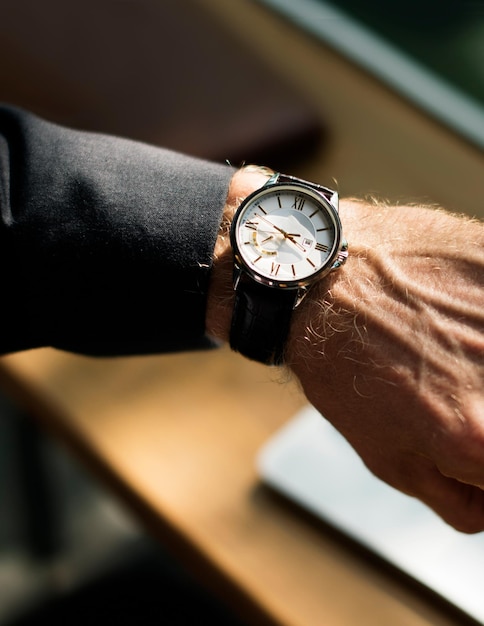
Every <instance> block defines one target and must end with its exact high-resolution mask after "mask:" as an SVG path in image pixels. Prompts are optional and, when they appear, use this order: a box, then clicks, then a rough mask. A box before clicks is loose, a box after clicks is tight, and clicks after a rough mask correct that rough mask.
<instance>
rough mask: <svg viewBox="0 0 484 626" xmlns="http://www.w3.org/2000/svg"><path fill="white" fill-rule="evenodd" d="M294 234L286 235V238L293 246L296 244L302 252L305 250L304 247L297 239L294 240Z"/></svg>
mask: <svg viewBox="0 0 484 626" xmlns="http://www.w3.org/2000/svg"><path fill="white" fill-rule="evenodd" d="M294 236H295V235H287V236H286V239H289V241H291V242H292V243H293V244H294V245H295V246H297V247H298V248H299V249H300V250H302V251H303V252H306V248H305V247H304V246H302V245H301V244H300V243H299V242H298V241H295V240H294V239H293V237H294Z"/></svg>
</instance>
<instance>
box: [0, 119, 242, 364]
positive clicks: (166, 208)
mask: <svg viewBox="0 0 484 626" xmlns="http://www.w3.org/2000/svg"><path fill="white" fill-rule="evenodd" d="M232 174H233V171H232V170H231V169H230V168H229V167H227V166H224V165H216V164H213V163H208V162H205V161H200V160H197V159H192V158H190V157H186V156H182V155H179V154H176V153H172V152H169V151H166V150H162V149H159V148H155V147H152V146H148V145H146V144H140V143H136V142H132V141H128V140H123V139H119V138H114V137H110V136H104V135H99V134H92V133H83V132H78V131H73V130H69V129H66V128H62V127H59V126H56V125H53V124H50V123H47V122H45V121H43V120H40V119H38V118H36V117H34V116H32V115H30V114H28V113H26V112H23V111H19V110H17V109H13V108H9V107H0V209H1V223H0V259H1V268H2V269H1V279H0V280H1V283H0V284H1V305H0V306H1V313H0V323H1V328H0V352H1V353H6V352H12V351H17V350H22V349H28V348H34V347H39V346H55V347H59V348H62V349H66V350H72V351H76V352H81V353H85V354H94V355H118V354H143V353H149V352H151V353H153V352H166V351H179V350H192V349H199V348H205V347H209V346H210V345H211V344H210V340H209V339H208V338H207V337H206V336H205V308H206V295H207V287H208V280H209V273H210V266H211V256H212V251H213V246H214V243H215V238H216V235H217V231H218V227H219V222H220V217H221V212H222V209H223V205H224V202H225V198H226V194H227V189H228V184H229V181H230V178H231V176H232Z"/></svg>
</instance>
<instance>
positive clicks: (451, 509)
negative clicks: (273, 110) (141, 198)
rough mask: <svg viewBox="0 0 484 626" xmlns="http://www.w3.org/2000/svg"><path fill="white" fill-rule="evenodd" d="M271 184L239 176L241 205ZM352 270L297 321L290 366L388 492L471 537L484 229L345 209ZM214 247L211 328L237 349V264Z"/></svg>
mask: <svg viewBox="0 0 484 626" xmlns="http://www.w3.org/2000/svg"><path fill="white" fill-rule="evenodd" d="M265 180H266V178H265V177H264V176H263V175H261V174H260V173H257V172H251V171H247V170H241V171H240V172H238V173H237V174H236V175H235V176H234V179H233V181H232V185H231V189H230V192H229V201H228V203H227V207H226V217H227V220H229V219H230V218H231V216H232V214H233V212H234V211H235V205H237V204H238V198H243V197H245V196H246V195H247V194H248V193H250V192H251V191H253V190H254V189H256V188H257V187H259V186H261V185H262V184H263V183H264V182H265ZM340 213H341V220H342V223H343V229H344V233H345V237H346V238H347V239H348V241H349V244H350V249H349V251H350V254H349V258H348V261H347V263H346V265H345V266H344V267H343V268H342V269H340V270H338V271H336V272H333V273H332V274H331V275H330V276H327V277H325V278H323V279H322V280H321V281H320V282H319V283H318V284H317V285H315V286H314V287H313V288H312V289H311V291H310V293H309V294H308V296H307V297H306V298H305V299H304V300H303V302H302V303H301V304H300V306H299V307H298V308H297V309H296V310H295V312H294V319H293V324H292V328H291V334H290V337H289V342H288V346H287V364H288V367H290V369H291V370H292V371H293V372H294V374H295V375H296V376H297V377H298V379H299V380H300V382H301V385H302V387H303V389H304V392H305V394H306V396H307V398H308V400H309V401H310V402H311V403H312V404H313V405H314V406H315V407H316V408H317V409H318V410H319V411H320V412H321V413H322V414H323V415H324V416H325V417H326V418H327V419H328V420H329V421H331V422H332V424H333V425H334V426H335V427H336V428H337V429H338V430H339V431H340V432H341V433H342V434H343V435H344V436H345V437H346V438H347V439H348V441H349V442H350V443H351V444H352V445H353V447H354V448H355V449H356V451H357V452H358V453H359V454H360V456H361V457H362V459H363V461H364V462H365V463H366V465H367V466H368V467H369V469H370V470H371V471H372V472H374V473H375V474H376V475H377V476H379V477H380V478H381V479H383V480H384V481H386V482H387V483H389V484H391V485H393V486H394V487H396V488H397V489H399V490H401V491H403V492H405V493H407V494H410V495H413V496H415V497H417V498H419V499H421V500H422V501H423V502H425V503H426V504H427V505H429V506H430V507H431V508H433V509H434V510H435V511H436V512H437V513H438V514H439V515H441V516H442V517H443V518H444V519H445V520H446V521H447V522H448V523H449V524H451V525H452V526H454V527H455V528H458V529H459V530H462V531H465V532H476V531H480V530H483V529H484V491H483V489H484V224H483V223H481V222H478V221H472V220H469V219H466V218H462V217H455V216H452V215H450V214H448V213H446V212H443V211H439V210H434V209H428V208H422V207H413V206H411V207H405V206H398V207H386V206H379V205H377V204H371V203H364V202H358V201H353V202H349V201H343V202H341V208H340ZM227 232H228V231H227V227H226V226H224V227H223V228H222V229H221V235H220V237H219V241H218V243H217V248H216V256H215V263H214V271H213V278H212V287H211V290H210V293H209V303H208V310H207V329H208V331H209V332H211V334H214V335H216V336H218V337H219V338H221V339H224V340H227V338H228V329H229V325H230V318H231V314H232V298H233V290H232V284H231V279H232V253H231V250H230V242H229V241H228V236H227Z"/></svg>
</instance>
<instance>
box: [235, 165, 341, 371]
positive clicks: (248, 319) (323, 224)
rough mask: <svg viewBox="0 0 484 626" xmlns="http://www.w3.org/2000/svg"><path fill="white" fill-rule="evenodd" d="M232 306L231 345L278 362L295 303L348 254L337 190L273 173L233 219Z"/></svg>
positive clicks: (250, 355) (271, 362)
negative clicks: (233, 292)
mask: <svg viewBox="0 0 484 626" xmlns="http://www.w3.org/2000/svg"><path fill="white" fill-rule="evenodd" d="M230 238H231V244H232V249H233V252H234V289H235V299H234V309H233V314H232V323H231V329H230V345H231V347H232V349H233V350H235V351H237V352H240V353H241V354H243V355H245V356H247V357H248V358H250V359H253V360H255V361H260V362H262V363H266V364H268V365H281V364H283V363H284V350H285V344H286V340H287V336H288V333H289V329H290V323H291V317H292V312H293V310H294V308H295V307H296V306H297V305H298V304H299V303H300V302H301V301H302V299H303V298H304V296H305V295H306V293H307V292H308V290H309V288H310V287H311V285H312V284H313V283H314V282H315V281H316V280H318V279H320V278H321V277H323V276H325V275H326V274H328V273H329V272H330V271H332V270H334V269H337V268H338V267H340V266H341V265H342V264H343V263H344V262H345V261H346V258H347V256H348V244H347V243H346V241H345V239H344V238H343V232H342V227H341V222H340V219H339V214H338V193H337V192H336V191H333V190H331V189H328V188H327V187H323V186H322V185H317V184H315V183H310V182H308V181H304V180H301V179H299V178H295V177H294V176H286V175H284V174H280V173H275V174H273V175H272V176H271V177H270V178H269V180H268V181H267V183H266V184H265V185H263V186H262V187H261V188H260V189H258V190H256V191H254V192H253V193H252V194H250V195H249V196H247V198H245V200H244V201H243V202H242V203H241V205H240V206H239V208H238V210H237V212H236V214H235V216H234V219H233V221H232V225H231V230H230Z"/></svg>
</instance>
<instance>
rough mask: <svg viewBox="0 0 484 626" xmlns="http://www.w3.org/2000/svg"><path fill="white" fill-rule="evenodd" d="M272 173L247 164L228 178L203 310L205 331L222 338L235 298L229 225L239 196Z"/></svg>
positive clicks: (259, 184)
mask: <svg viewBox="0 0 484 626" xmlns="http://www.w3.org/2000/svg"><path fill="white" fill-rule="evenodd" d="M271 174H272V171H271V170H269V169H266V168H264V167H259V166H252V165H248V166H246V167H243V168H241V169H239V170H237V171H236V172H235V174H234V175H233V177H232V180H231V181H230V185H229V190H228V194H227V200H226V202H225V206H224V211H223V215H222V220H221V222H220V229H219V234H218V236H217V241H216V243H215V248H214V257H213V266H212V272H211V278H210V286H209V291H208V299H207V314H206V330H207V334H208V335H210V336H211V337H214V338H216V339H219V340H222V341H228V339H229V333H230V323H231V319H232V310H233V302H234V289H233V269H234V263H233V261H234V260H233V252H232V246H231V244H230V225H231V223H232V219H233V217H234V215H235V212H236V211H237V208H238V207H239V205H240V203H241V202H242V200H244V198H246V197H247V196H248V195H250V194H251V193H252V192H253V191H255V190H256V189H259V188H260V187H262V186H263V185H264V184H265V183H266V182H267V180H268V178H269V177H270V176H271Z"/></svg>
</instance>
